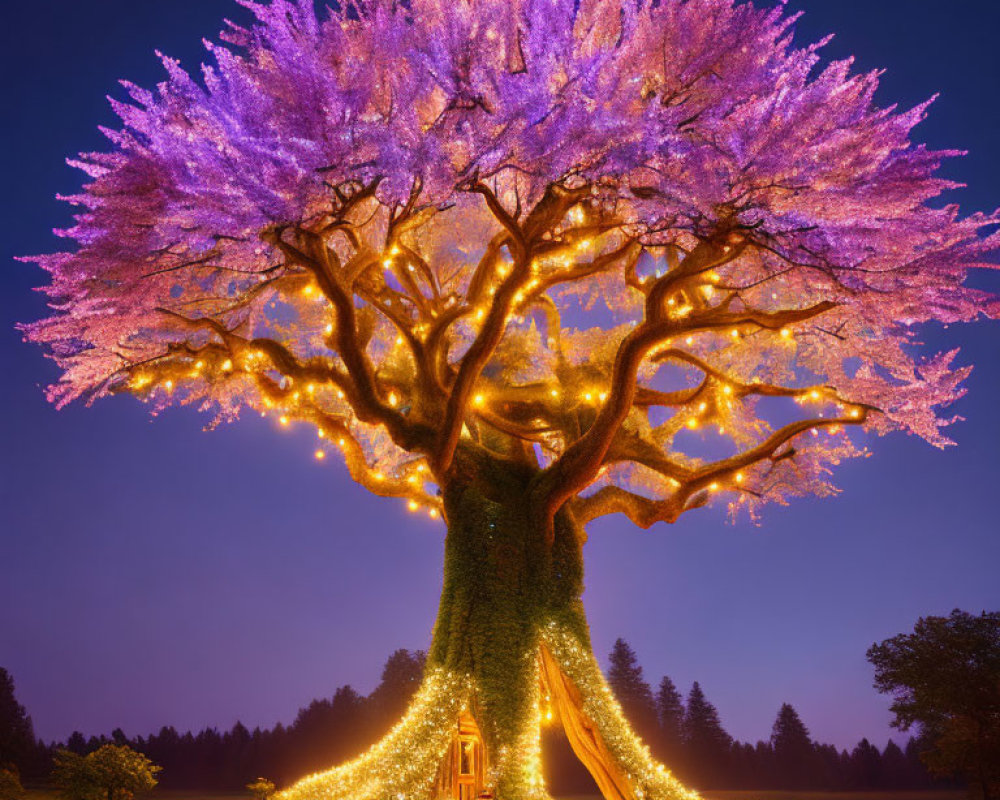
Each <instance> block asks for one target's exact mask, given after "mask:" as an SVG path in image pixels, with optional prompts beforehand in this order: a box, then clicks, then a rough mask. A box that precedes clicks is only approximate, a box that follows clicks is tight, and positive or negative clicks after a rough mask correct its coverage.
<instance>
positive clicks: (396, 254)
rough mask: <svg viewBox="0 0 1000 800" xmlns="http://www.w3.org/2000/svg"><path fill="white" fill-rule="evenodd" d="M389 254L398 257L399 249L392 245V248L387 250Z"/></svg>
mask: <svg viewBox="0 0 1000 800" xmlns="http://www.w3.org/2000/svg"><path fill="white" fill-rule="evenodd" d="M389 254H390V255H393V256H398V255H399V248H398V247H396V245H393V246H392V248H391V249H390V250H389Z"/></svg>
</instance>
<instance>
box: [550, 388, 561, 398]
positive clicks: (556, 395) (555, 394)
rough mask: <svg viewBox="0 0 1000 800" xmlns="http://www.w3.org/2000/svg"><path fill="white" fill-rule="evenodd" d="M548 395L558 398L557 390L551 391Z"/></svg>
mask: <svg viewBox="0 0 1000 800" xmlns="http://www.w3.org/2000/svg"><path fill="white" fill-rule="evenodd" d="M549 394H550V395H551V396H552V397H558V396H559V390H558V389H551V390H550V391H549Z"/></svg>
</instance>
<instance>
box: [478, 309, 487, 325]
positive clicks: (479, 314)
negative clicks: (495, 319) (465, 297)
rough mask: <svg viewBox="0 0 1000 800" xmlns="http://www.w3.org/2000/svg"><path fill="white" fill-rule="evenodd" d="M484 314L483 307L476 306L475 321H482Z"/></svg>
mask: <svg viewBox="0 0 1000 800" xmlns="http://www.w3.org/2000/svg"><path fill="white" fill-rule="evenodd" d="M485 316H486V311H485V310H484V309H482V308H477V309H476V322H482V321H483V317H485Z"/></svg>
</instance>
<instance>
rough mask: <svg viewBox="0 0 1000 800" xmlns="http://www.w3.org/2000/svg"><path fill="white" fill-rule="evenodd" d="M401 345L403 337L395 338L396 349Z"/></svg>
mask: <svg viewBox="0 0 1000 800" xmlns="http://www.w3.org/2000/svg"><path fill="white" fill-rule="evenodd" d="M401 344H403V337H402V336H397V337H396V347H399V346H400V345H401Z"/></svg>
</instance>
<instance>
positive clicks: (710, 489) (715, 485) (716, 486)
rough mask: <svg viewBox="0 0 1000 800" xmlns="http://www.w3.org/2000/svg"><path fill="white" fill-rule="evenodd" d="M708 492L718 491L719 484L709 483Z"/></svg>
mask: <svg viewBox="0 0 1000 800" xmlns="http://www.w3.org/2000/svg"><path fill="white" fill-rule="evenodd" d="M708 491H710V492H717V491H719V484H717V483H714V482H713V483H710V484H709V485H708Z"/></svg>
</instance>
